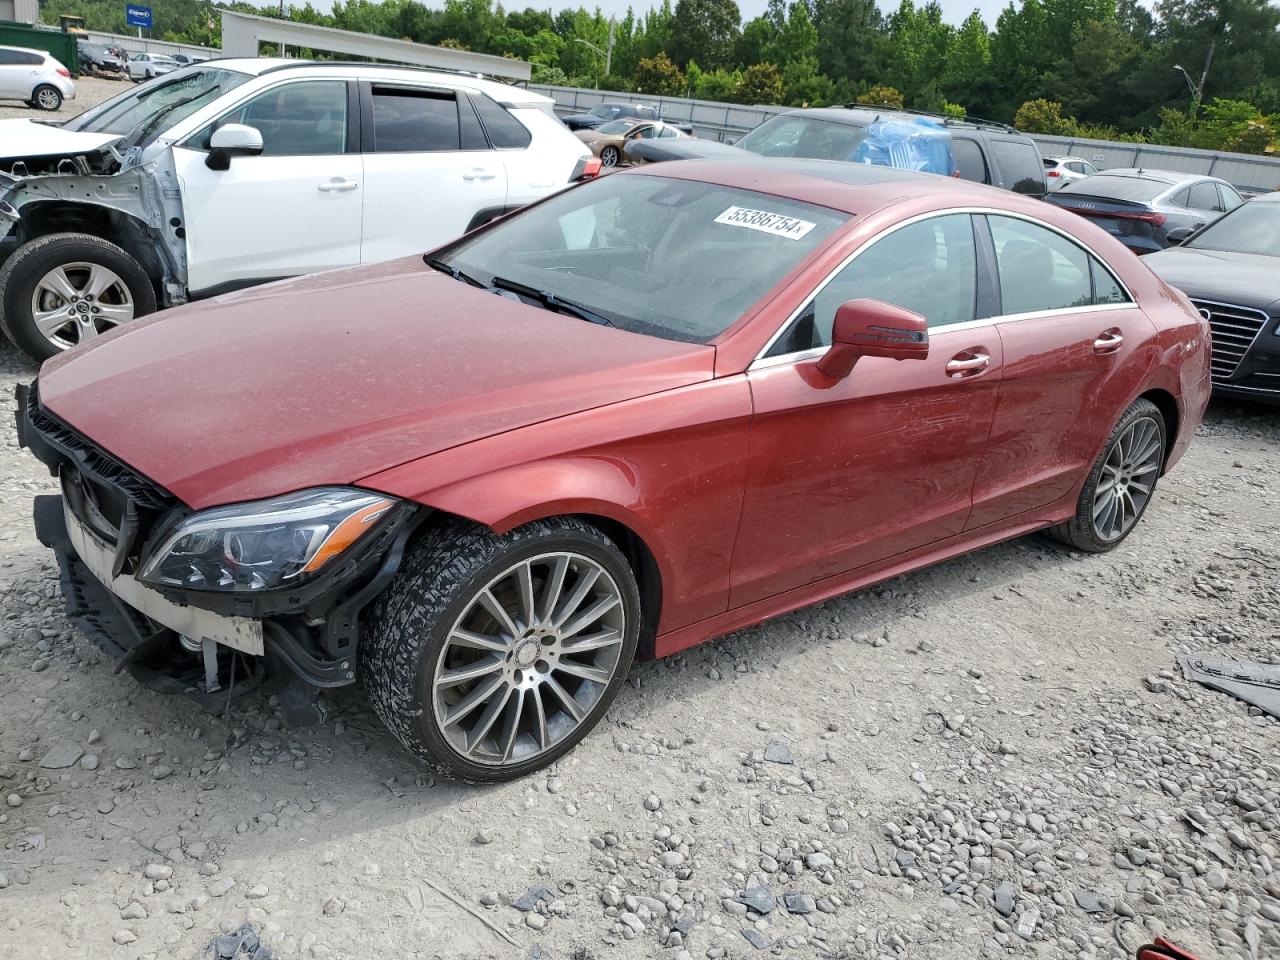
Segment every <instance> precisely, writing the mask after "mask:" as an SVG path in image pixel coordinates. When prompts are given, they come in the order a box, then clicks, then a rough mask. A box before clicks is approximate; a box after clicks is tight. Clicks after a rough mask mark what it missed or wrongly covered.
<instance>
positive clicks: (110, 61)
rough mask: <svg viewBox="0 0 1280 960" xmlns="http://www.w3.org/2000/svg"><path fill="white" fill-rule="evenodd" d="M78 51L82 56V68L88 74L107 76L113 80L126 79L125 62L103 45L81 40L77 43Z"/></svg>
mask: <svg viewBox="0 0 1280 960" xmlns="http://www.w3.org/2000/svg"><path fill="white" fill-rule="evenodd" d="M76 50H77V51H78V52H79V54H80V67H81V69H83V70H84V71H85V72H86V73H88V72H90V71H92V72H94V73H102V74H107V75H109V76H111V77H112V78H113V79H120V78H123V77H124V61H123V60H121V59H120V58H119V57H117V56H116V55H115V54H114V53H112V52H111V51H110V50H108V49H107V48H106V47H104V46H103V45H102V44H100V43H90V42H88V41H87V40H81V41H79V42H78V43H76Z"/></svg>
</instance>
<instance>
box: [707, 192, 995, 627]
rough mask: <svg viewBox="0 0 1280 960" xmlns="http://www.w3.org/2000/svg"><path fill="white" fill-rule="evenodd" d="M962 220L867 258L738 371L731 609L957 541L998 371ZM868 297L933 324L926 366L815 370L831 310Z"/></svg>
mask: <svg viewBox="0 0 1280 960" xmlns="http://www.w3.org/2000/svg"><path fill="white" fill-rule="evenodd" d="M976 287H977V284H976V268H975V242H974V234H973V227H972V224H971V218H970V217H969V215H968V214H948V215H942V216H935V217H932V218H929V219H925V220H921V221H918V222H916V223H912V224H909V225H907V226H905V227H901V228H899V229H897V230H895V231H894V232H892V233H890V234H888V235H887V236H885V237H883V238H881V239H880V240H878V241H876V242H875V243H874V244H873V245H872V246H870V247H867V248H864V249H863V250H862V252H860V253H859V254H858V255H857V257H856V258H855V259H853V260H852V261H851V262H850V263H849V264H848V265H847V266H845V267H844V268H843V269H842V270H841V271H840V272H839V273H837V274H836V276H835V277H834V278H832V279H831V281H830V282H829V283H828V284H827V285H826V286H825V287H823V288H822V289H821V290H820V291H819V292H818V294H817V296H816V298H815V299H814V300H813V302H812V303H810V304H809V305H808V306H807V307H806V308H804V309H803V310H801V311H800V313H799V314H798V316H797V317H796V319H795V320H794V321H793V323H792V324H791V326H790V327H789V328H788V329H787V330H786V331H785V332H784V333H783V335H782V336H781V337H780V338H779V339H778V340H777V341H776V342H775V344H774V345H773V346H772V347H771V348H770V350H769V351H767V354H766V356H765V357H764V358H762V359H761V360H757V361H756V363H755V364H754V365H753V366H752V368H751V370H750V371H748V374H747V377H748V380H749V381H750V384H751V393H752V398H753V405H754V416H753V420H752V425H751V441H750V452H749V461H748V478H747V491H746V497H745V501H744V505H743V513H742V521H741V524H740V528H739V535H738V542H737V546H736V547H735V550H734V558H733V573H732V577H733V584H732V594H731V598H730V604H731V606H733V607H738V606H742V605H744V604H748V603H751V602H753V601H756V600H760V599H763V598H766V597H769V596H772V595H774V594H778V593H782V592H784V591H786V590H790V589H793V588H795V587H800V586H803V585H805V584H808V583H813V582H815V581H818V580H822V579H824V578H826V577H830V576H834V575H838V574H841V573H844V572H847V571H850V570H854V569H856V568H858V567H862V566H865V565H866V564H871V563H876V562H877V561H880V560H884V559H887V558H889V557H892V556H894V555H896V554H899V553H903V552H904V551H908V550H912V549H915V548H917V547H920V546H924V545H927V544H929V543H933V542H936V541H938V540H942V539H944V538H946V537H950V536H953V535H955V534H958V533H960V532H961V531H962V530H963V529H964V525H965V521H966V519H967V517H968V515H969V510H970V505H971V491H972V488H973V481H974V477H975V476H976V474H977V470H978V466H979V464H980V463H981V460H982V456H983V451H984V449H985V442H986V438H987V431H988V430H989V428H990V425H991V417H992V413H993V411H994V409H995V402H996V390H997V387H998V384H999V379H1000V371H1001V348H1000V338H999V336H998V334H997V332H996V330H995V327H994V326H993V325H992V324H990V323H987V322H985V321H982V320H979V319H975V318H976V317H978V316H980V315H981V314H983V313H985V311H983V310H979V309H978V291H977V289H976ZM860 297H867V298H872V299H877V300H883V301H886V302H889V303H893V304H896V305H898V306H902V307H905V308H907V309H909V310H913V311H915V312H916V313H919V314H921V315H922V316H924V317H925V318H926V319H927V320H928V322H929V356H928V358H927V359H925V360H923V361H917V360H910V361H898V360H889V359H883V358H877V357H863V358H861V359H860V360H858V362H857V364H856V365H855V366H854V368H853V371H852V373H850V374H849V376H847V377H846V378H844V379H843V380H840V381H838V382H836V383H835V384H832V383H831V382H830V381H829V380H826V379H825V378H823V377H822V376H821V375H819V374H817V372H816V370H815V365H816V363H817V358H818V356H820V355H821V353H822V350H823V349H824V348H825V347H826V346H827V345H829V344H830V337H831V326H832V322H833V320H834V316H835V310H836V308H837V307H838V306H839V305H840V304H841V303H844V302H845V301H847V300H853V299H858V298H860Z"/></svg>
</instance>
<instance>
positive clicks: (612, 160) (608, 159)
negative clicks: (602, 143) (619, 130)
mask: <svg viewBox="0 0 1280 960" xmlns="http://www.w3.org/2000/svg"><path fill="white" fill-rule="evenodd" d="M621 159H622V154H621V153H619V152H618V148H617V147H605V148H604V149H603V150H601V151H600V165H601V166H602V167H616V166H617V165H618V161H619V160H621Z"/></svg>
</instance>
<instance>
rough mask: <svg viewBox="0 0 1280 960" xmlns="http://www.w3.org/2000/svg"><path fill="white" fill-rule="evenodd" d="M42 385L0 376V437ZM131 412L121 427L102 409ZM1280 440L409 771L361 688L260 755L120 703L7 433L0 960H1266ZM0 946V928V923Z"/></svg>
mask: <svg viewBox="0 0 1280 960" xmlns="http://www.w3.org/2000/svg"><path fill="white" fill-rule="evenodd" d="M33 373H34V370H33V369H32V368H31V367H30V366H29V365H28V364H27V363H26V362H25V361H23V360H21V359H20V358H19V357H18V356H17V354H16V353H15V352H14V351H12V349H10V348H8V347H7V346H5V347H2V348H0V408H2V409H0V422H3V423H6V424H7V423H10V422H11V411H12V405H13V400H12V386H13V384H14V383H15V382H17V381H20V380H27V379H30V378H31V376H32V375H33ZM121 415H122V416H127V415H128V414H127V412H124V411H122V413H121ZM1278 471H1280V414H1277V412H1275V411H1268V410H1266V409H1264V408H1243V409H1242V408H1240V407H1237V406H1235V405H1216V406H1214V407H1213V408H1212V409H1211V410H1210V413H1209V418H1208V421H1207V422H1206V424H1205V426H1204V427H1203V428H1202V430H1201V435H1200V437H1199V439H1198V441H1197V442H1196V443H1195V444H1194V445H1193V446H1192V448H1191V451H1190V453H1189V454H1188V455H1187V457H1186V459H1185V460H1184V462H1183V463H1182V465H1181V466H1179V467H1178V469H1176V470H1175V471H1174V472H1173V473H1172V474H1171V475H1170V476H1169V477H1168V478H1166V479H1165V481H1164V482H1163V483H1162V485H1161V488H1160V492H1159V495H1158V496H1157V498H1156V501H1155V502H1154V504H1153V506H1152V508H1151V510H1150V511H1148V514H1147V517H1146V519H1144V521H1143V523H1142V524H1141V525H1140V527H1139V529H1138V531H1137V532H1136V533H1135V535H1134V536H1132V537H1131V538H1130V539H1129V540H1128V541H1127V542H1126V543H1125V545H1124V546H1123V547H1122V548H1121V549H1119V550H1117V551H1115V552H1113V553H1110V554H1107V555H1103V556H1080V555H1073V554H1070V553H1068V552H1065V551H1063V550H1061V549H1059V548H1057V547H1056V546H1053V545H1051V544H1049V543H1048V542H1046V541H1043V540H1040V539H1038V538H1027V539H1022V540H1018V541H1015V542H1012V543H1008V544H1005V545H1002V546H997V547H994V548H991V549H988V550H985V551H982V552H981V553H978V554H974V555H972V556H970V557H966V558H962V559H958V560H954V561H951V562H949V563H946V564H943V565H941V566H938V567H936V568H933V569H931V570H928V571H924V572H920V573H917V574H914V575H912V576H908V577H903V578H898V579H896V580H894V581H892V582H890V583H887V584H885V585H883V586H881V587H879V588H876V589H873V590H868V591H863V592H861V593H859V594H856V595H853V596H849V597H845V598H841V599H838V600H833V601H831V602H828V603H826V604H823V605H821V606H819V607H815V608H811V609H808V610H804V611H800V612H797V613H794V614H792V615H790V616H787V617H783V618H781V619H779V620H777V621H774V622H772V623H770V624H767V625H765V626H762V627H758V628H755V629H751V630H745V631H742V632H740V633H737V634H735V635H733V636H730V637H727V638H724V639H722V640H719V641H717V642H714V643H711V644H707V645H704V646H702V647H699V648H695V649H694V650H692V651H688V652H687V653H685V654H684V655H681V656H678V657H675V658H672V659H671V660H668V661H665V662H659V663H649V664H642V665H639V666H638V667H637V668H636V669H635V671H634V673H633V676H632V679H631V683H630V685H629V686H627V687H626V688H624V691H623V694H622V695H621V697H620V698H619V700H618V703H617V704H616V706H615V707H614V708H613V710H612V711H611V712H610V714H609V715H608V716H607V717H606V720H605V722H604V723H603V724H602V725H601V726H600V728H599V729H598V730H597V731H596V732H595V733H594V734H593V735H592V736H590V737H589V738H588V739H587V741H586V742H584V743H583V744H582V745H580V746H579V747H578V749H577V750H575V751H574V752H573V753H572V754H570V755H569V756H568V757H567V758H565V759H564V760H563V761H561V762H560V763H559V764H557V765H556V766H555V767H554V768H553V769H552V770H550V771H549V772H548V773H545V774H541V775H537V776H534V777H531V778H528V779H526V780H523V781H521V782H517V783H512V784H507V785H503V786H496V787H487V788H476V787H468V786H462V785H458V784H456V783H452V782H446V781H440V780H437V779H434V778H432V777H429V776H425V775H423V774H420V773H419V772H418V771H417V770H415V769H414V768H413V767H412V766H411V764H410V763H409V762H408V759H407V756H406V755H405V753H404V752H403V751H402V750H401V749H399V747H398V746H397V745H396V744H395V743H394V742H393V741H392V740H391V738H390V737H389V736H388V735H387V734H385V733H384V732H383V731H382V729H381V728H380V727H379V725H378V723H377V722H376V720H375V719H374V718H373V716H372V715H371V713H370V712H369V710H368V709H367V708H366V706H365V704H364V702H363V700H362V699H361V697H360V695H359V693H358V692H344V693H340V694H339V695H337V696H334V697H331V698H330V699H329V700H328V701H327V711H328V712H327V717H326V719H325V721H324V723H323V724H320V725H317V726H314V727H310V728H302V729H299V728H282V726H281V723H280V720H279V718H278V717H277V716H276V715H275V711H274V710H273V706H272V704H271V702H270V701H268V700H266V699H249V700H248V702H246V703H244V705H243V706H242V708H241V709H240V711H239V712H238V713H237V714H236V715H235V716H234V718H233V719H232V720H231V721H230V722H227V721H220V720H214V719H212V718H210V717H208V716H206V715H203V714H201V713H199V712H197V711H196V710H195V709H194V708H193V707H192V706H190V705H188V704H187V703H186V702H184V701H182V700H178V699H166V698H163V697H160V696H157V695H155V694H153V693H151V692H149V691H146V690H144V689H142V688H141V687H139V686H138V685H136V684H135V683H134V682H133V681H132V680H131V679H129V678H128V677H127V676H123V675H121V676H115V675H113V673H112V669H111V665H110V664H109V663H108V662H106V661H105V660H104V658H103V657H102V656H101V655H100V654H99V653H98V652H97V650H96V648H95V647H93V646H92V644H90V643H89V642H88V641H87V640H86V639H85V638H83V637H82V636H81V635H80V634H79V633H77V632H76V631H74V630H73V629H72V628H71V627H70V626H69V625H68V624H67V622H66V620H65V619H64V618H63V615H62V612H61V610H62V602H61V599H60V596H59V592H58V585H57V577H56V574H55V569H54V565H53V563H52V558H51V556H50V554H49V553H48V552H47V551H45V550H44V549H43V548H41V547H40V546H39V545H38V544H37V543H36V541H35V538H34V536H33V534H32V531H31V524H30V497H31V495H32V494H33V493H35V492H40V491H52V490H53V484H52V482H51V480H50V479H49V478H48V476H47V475H45V474H43V473H42V468H41V467H40V465H39V464H38V463H37V462H36V461H35V460H34V459H32V458H31V457H30V456H29V455H27V454H26V453H25V452H22V451H19V450H18V449H17V447H16V444H15V440H14V438H13V434H12V431H11V430H9V429H8V428H7V427H5V428H3V429H2V430H0V796H2V797H4V798H5V800H6V801H7V804H6V802H5V801H0V925H2V926H0V929H3V930H4V932H3V933H2V934H0V955H2V956H5V957H8V956H13V957H18V956H21V957H23V958H28V957H57V958H75V957H93V958H116V957H119V958H132V957H138V956H145V957H165V958H168V957H174V958H193V957H197V956H201V957H203V956H207V955H208V954H207V953H206V946H207V945H208V944H209V943H210V941H211V940H212V939H213V938H214V937H216V936H218V935H219V934H223V933H226V932H228V931H233V930H235V929H236V928H238V927H240V925H241V924H243V923H246V922H247V923H251V924H252V925H253V926H254V929H255V930H256V931H257V933H258V934H259V935H260V936H261V937H262V939H263V941H264V942H265V943H266V944H268V945H269V946H270V947H271V948H272V949H273V950H274V951H275V953H276V955H277V956H284V957H294V956H303V957H318V958H323V957H333V958H338V957H344V958H348V957H397V958H398V957H448V958H469V957H503V958H506V957H511V958H515V957H543V958H574V960H588V958H604V957H618V958H622V960H638V958H642V957H665V958H671V960H686V958H690V957H704V956H705V957H708V958H713V960H714V958H720V957H737V958H742V957H749V956H753V955H755V954H756V953H757V952H760V954H761V955H763V954H765V953H772V954H773V955H776V956H784V957H805V956H812V957H839V958H855V957H857V958H863V957H885V958H890V957H903V958H915V957H921V958H923V957H928V958H930V960H952V958H954V960H974V958H990V957H997V956H1003V955H1012V956H1024V957H1029V956H1043V957H1064V958H1065V957H1071V958H1075V957H1081V956H1094V955H1097V956H1102V957H1132V956H1133V953H1134V948H1135V947H1136V946H1137V945H1138V944H1139V943H1142V942H1145V941H1147V940H1150V939H1151V937H1152V936H1153V935H1154V934H1157V933H1164V934H1166V935H1168V936H1171V937H1172V938H1174V939H1175V940H1176V941H1178V942H1180V943H1182V944H1183V945H1184V946H1186V947H1187V948H1189V949H1191V950H1193V951H1196V952H1197V953H1198V954H1199V955H1200V956H1201V957H1202V958H1204V960H1208V958H1211V957H1212V958H1228V957H1248V958H1251V960H1262V958H1266V957H1276V956H1280V761H1278V760H1277V746H1278V744H1280V737H1278V733H1277V731H1278V730H1280V727H1278V726H1277V724H1276V722H1275V721H1273V720H1271V719H1270V718H1267V717H1265V716H1258V715H1255V713H1254V712H1251V711H1250V710H1249V709H1248V708H1247V707H1246V706H1245V705H1243V704H1241V703H1239V702H1237V701H1235V700H1233V699H1231V698H1229V697H1227V696H1226V695H1224V694H1220V693H1215V692H1212V691H1208V690H1204V689H1201V688H1199V687H1196V686H1192V685H1189V684H1187V683H1185V682H1183V681H1182V680H1181V679H1179V677H1178V676H1177V675H1176V674H1175V672H1174V656H1175V654H1176V653H1178V652H1182V651H1208V652H1211V653H1213V654H1216V655H1228V656H1232V655H1233V656H1239V657H1248V658H1261V659H1266V660H1277V659H1280V650H1278V649H1277V648H1278V647H1280V587H1278V585H1277V577H1276V574H1277V571H1278V570H1280V546H1278V545H1280V509H1278V508H1277V507H1276V505H1275V500H1274V493H1275V489H1276V487H1275V478H1276V476H1277V472H1278ZM5 928H7V929H5Z"/></svg>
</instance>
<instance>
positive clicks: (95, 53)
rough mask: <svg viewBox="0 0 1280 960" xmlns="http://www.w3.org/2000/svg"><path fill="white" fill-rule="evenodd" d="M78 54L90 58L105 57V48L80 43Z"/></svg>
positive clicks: (94, 44)
mask: <svg viewBox="0 0 1280 960" xmlns="http://www.w3.org/2000/svg"><path fill="white" fill-rule="evenodd" d="M80 52H81V53H87V54H89V56H91V57H105V56H106V55H107V48H106V47H101V46H99V45H98V44H96V43H82V44H80Z"/></svg>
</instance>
